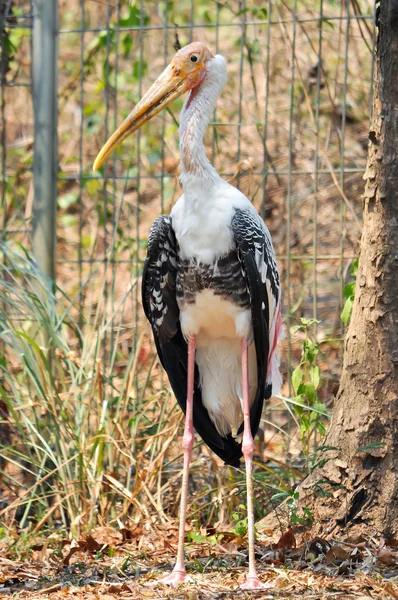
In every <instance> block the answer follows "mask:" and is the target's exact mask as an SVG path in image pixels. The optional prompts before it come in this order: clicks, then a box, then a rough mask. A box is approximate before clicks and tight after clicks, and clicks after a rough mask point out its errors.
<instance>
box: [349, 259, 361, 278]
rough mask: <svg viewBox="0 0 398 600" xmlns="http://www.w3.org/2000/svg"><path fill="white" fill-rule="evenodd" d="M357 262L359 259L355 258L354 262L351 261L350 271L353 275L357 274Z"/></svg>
mask: <svg viewBox="0 0 398 600" xmlns="http://www.w3.org/2000/svg"><path fill="white" fill-rule="evenodd" d="M358 263H359V259H358V258H356V259H355V260H354V262H353V263H352V265H351V267H350V273H351V275H352V276H353V277H356V276H357V273H358Z"/></svg>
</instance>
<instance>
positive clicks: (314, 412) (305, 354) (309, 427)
mask: <svg viewBox="0 0 398 600" xmlns="http://www.w3.org/2000/svg"><path fill="white" fill-rule="evenodd" d="M314 323H319V321H317V320H316V319H303V318H302V319H300V325H297V326H295V327H293V332H294V333H297V332H298V331H302V332H304V335H305V337H304V341H303V345H302V352H301V359H300V363H299V364H298V366H297V367H296V368H295V369H294V371H293V373H292V386H293V390H294V392H295V394H296V397H295V399H294V400H295V403H294V411H295V413H296V415H297V417H298V419H299V427H300V439H301V442H302V446H303V453H304V456H305V458H306V463H307V468H308V466H309V464H308V458H309V453H310V440H311V436H312V434H313V433H314V431H317V432H318V433H319V434H320V435H324V433H325V425H324V423H323V421H322V420H321V419H320V418H319V416H320V415H324V414H325V405H324V404H323V403H322V402H320V401H319V398H318V388H319V385H320V381H321V373H320V369H319V366H318V365H317V364H316V356H317V354H318V352H319V348H318V344H317V343H316V342H314V341H313V340H312V339H311V337H310V334H309V328H310V327H311V326H312V325H313V324H314ZM308 409H309V410H308Z"/></svg>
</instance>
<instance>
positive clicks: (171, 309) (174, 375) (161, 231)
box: [142, 215, 242, 467]
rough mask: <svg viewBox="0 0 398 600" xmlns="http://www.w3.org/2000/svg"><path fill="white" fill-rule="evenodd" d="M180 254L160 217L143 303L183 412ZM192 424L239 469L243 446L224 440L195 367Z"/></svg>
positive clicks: (150, 248) (146, 268) (184, 368)
mask: <svg viewBox="0 0 398 600" xmlns="http://www.w3.org/2000/svg"><path fill="white" fill-rule="evenodd" d="M177 268H178V250H177V243H176V239H175V234H174V230H173V227H172V221H171V218H170V217H168V216H166V215H161V216H160V217H158V218H157V219H156V220H155V222H154V224H153V225H152V228H151V232H150V234H149V238H148V254H147V258H146V261H145V264H144V270H143V275H142V303H143V306H144V311H145V315H146V317H147V318H148V320H149V322H150V324H151V326H152V331H153V336H154V339H155V344H156V348H157V351H158V355H159V359H160V362H161V363H162V365H163V367H164V369H165V370H166V372H167V374H168V377H169V381H170V385H171V387H172V388H173V392H174V394H175V396H176V398H177V402H178V404H179V405H180V407H181V409H182V410H183V411H184V413H185V410H186V392H187V368H188V348H187V343H186V341H185V339H184V336H183V335H182V332H181V327H180V321H179V309H178V305H177V300H176V290H175V284H176V275H177ZM193 424H194V428H195V430H196V431H197V433H198V434H199V435H200V436H201V438H202V439H203V441H204V442H205V443H206V444H207V445H208V446H209V448H211V449H212V450H213V452H215V454H217V455H218V456H219V457H220V458H221V459H222V460H224V462H225V463H226V464H228V465H232V466H235V467H238V466H239V464H240V458H241V456H242V450H241V445H240V444H239V443H238V442H237V441H236V440H235V439H234V438H233V437H232V435H230V434H229V435H228V436H227V437H222V436H221V435H220V434H219V433H218V431H217V429H216V428H215V426H214V424H213V422H212V421H211V419H210V417H209V413H208V412H207V409H206V408H205V407H204V406H203V402H202V392H201V389H200V385H199V370H198V367H197V365H195V380H194V405H193Z"/></svg>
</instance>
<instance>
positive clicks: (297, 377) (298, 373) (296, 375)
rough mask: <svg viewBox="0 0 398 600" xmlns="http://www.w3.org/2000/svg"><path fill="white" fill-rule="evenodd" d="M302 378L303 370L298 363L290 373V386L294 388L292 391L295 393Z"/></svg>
mask: <svg viewBox="0 0 398 600" xmlns="http://www.w3.org/2000/svg"><path fill="white" fill-rule="evenodd" d="M302 380H303V372H302V370H301V365H299V366H298V367H296V368H295V369H294V371H293V373H292V386H293V389H294V393H295V394H297V393H298V391H297V390H298V388H299V385H300V383H301V382H302Z"/></svg>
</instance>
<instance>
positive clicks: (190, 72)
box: [93, 42, 214, 171]
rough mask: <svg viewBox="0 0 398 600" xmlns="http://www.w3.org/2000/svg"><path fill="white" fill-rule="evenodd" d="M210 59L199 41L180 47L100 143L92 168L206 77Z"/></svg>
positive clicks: (99, 164)
mask: <svg viewBox="0 0 398 600" xmlns="http://www.w3.org/2000/svg"><path fill="white" fill-rule="evenodd" d="M212 58H214V56H213V54H212V53H211V52H210V50H209V49H208V48H207V47H206V46H205V45H204V44H202V43H201V42H193V43H192V44H189V45H188V46H184V47H183V48H181V50H179V51H178V52H177V54H176V55H175V57H174V58H173V60H172V61H171V63H170V64H169V65H168V67H166V69H165V70H164V71H163V73H162V74H161V75H160V76H159V77H158V78H157V80H156V81H155V83H154V84H153V85H152V86H151V87H150V88H149V90H148V91H147V93H146V94H145V95H144V96H143V98H142V99H141V100H140V101H139V102H138V104H137V105H136V106H135V108H134V109H133V110H132V111H131V113H130V114H129V116H128V117H127V118H126V119H125V120H124V121H123V123H122V124H121V125H120V126H119V127H118V129H117V130H116V131H115V133H113V134H112V135H111V137H110V138H109V140H108V141H107V142H106V144H105V145H104V146H103V148H102V149H101V151H100V152H99V154H98V156H97V158H96V159H95V161H94V166H93V169H94V171H96V170H97V169H99V167H100V166H101V165H102V164H103V163H104V162H105V161H106V159H107V158H108V157H109V155H110V154H112V152H113V151H114V150H115V149H116V148H117V147H118V146H119V145H120V144H121V143H122V142H123V141H124V140H125V139H126V138H127V137H129V136H130V135H131V134H132V133H134V131H137V129H139V128H140V127H141V126H142V125H143V124H144V123H146V122H147V121H149V120H150V119H152V117H154V116H155V115H157V114H158V113H159V112H160V111H161V110H163V109H164V108H165V107H166V106H167V105H168V104H170V102H171V101H172V100H175V98H178V97H179V96H182V94H184V93H185V92H188V91H189V90H192V89H193V88H195V87H196V86H197V85H199V84H200V83H201V82H202V81H203V79H204V78H205V76H206V69H207V63H208V62H209V60H210V59H212Z"/></svg>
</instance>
